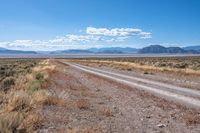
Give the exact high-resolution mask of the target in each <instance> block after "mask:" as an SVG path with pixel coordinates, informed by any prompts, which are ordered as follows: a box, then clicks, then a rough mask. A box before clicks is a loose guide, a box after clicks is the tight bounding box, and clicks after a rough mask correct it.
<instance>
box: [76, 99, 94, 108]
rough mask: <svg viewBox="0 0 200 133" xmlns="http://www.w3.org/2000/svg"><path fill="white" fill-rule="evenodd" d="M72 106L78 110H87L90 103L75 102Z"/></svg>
mask: <svg viewBox="0 0 200 133" xmlns="http://www.w3.org/2000/svg"><path fill="white" fill-rule="evenodd" d="M74 104H75V106H76V107H77V108H78V109H89V107H90V103H89V101H88V100H86V99H79V100H76V101H75V103H74Z"/></svg>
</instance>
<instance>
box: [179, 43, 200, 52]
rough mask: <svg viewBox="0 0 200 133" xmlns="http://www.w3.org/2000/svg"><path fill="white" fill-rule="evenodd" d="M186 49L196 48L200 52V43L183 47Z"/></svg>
mask: <svg viewBox="0 0 200 133" xmlns="http://www.w3.org/2000/svg"><path fill="white" fill-rule="evenodd" d="M183 49H185V50H195V51H199V52H200V45H196V46H188V47H183Z"/></svg>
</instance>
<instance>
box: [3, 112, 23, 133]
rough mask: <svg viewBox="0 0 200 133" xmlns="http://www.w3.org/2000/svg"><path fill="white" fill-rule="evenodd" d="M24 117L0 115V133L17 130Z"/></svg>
mask: <svg viewBox="0 0 200 133" xmlns="http://www.w3.org/2000/svg"><path fill="white" fill-rule="evenodd" d="M23 119H24V117H23V115H22V114H21V113H18V112H12V113H5V114H3V115H2V114H1V115H0V132H1V133H13V132H16V131H19V130H18V127H19V126H20V124H21V123H22V121H23Z"/></svg>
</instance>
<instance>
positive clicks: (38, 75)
mask: <svg viewBox="0 0 200 133" xmlns="http://www.w3.org/2000/svg"><path fill="white" fill-rule="evenodd" d="M35 79H36V80H39V81H42V80H43V79H44V74H42V73H36V75H35Z"/></svg>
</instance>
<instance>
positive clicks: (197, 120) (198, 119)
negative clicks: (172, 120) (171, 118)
mask: <svg viewBox="0 0 200 133" xmlns="http://www.w3.org/2000/svg"><path fill="white" fill-rule="evenodd" d="M183 119H184V120H185V121H186V125H188V126H190V125H196V124H200V113H198V112H195V111H190V112H187V113H186V114H185V116H184V117H183Z"/></svg>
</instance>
